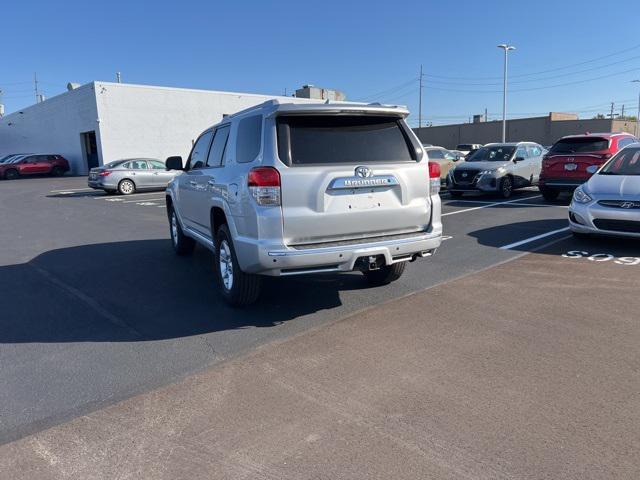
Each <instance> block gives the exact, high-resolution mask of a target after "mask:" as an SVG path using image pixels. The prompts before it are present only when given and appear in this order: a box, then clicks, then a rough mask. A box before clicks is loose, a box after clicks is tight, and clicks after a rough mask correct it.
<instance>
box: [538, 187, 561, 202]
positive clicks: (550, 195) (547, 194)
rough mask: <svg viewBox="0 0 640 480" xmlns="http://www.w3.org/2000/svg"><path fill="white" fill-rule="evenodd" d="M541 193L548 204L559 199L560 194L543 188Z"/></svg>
mask: <svg viewBox="0 0 640 480" xmlns="http://www.w3.org/2000/svg"><path fill="white" fill-rule="evenodd" d="M540 193H541V194H542V198H544V199H545V200H546V201H547V202H553V201H555V200H557V199H558V196H559V195H560V192H559V191H558V190H549V189H548V188H541V189H540Z"/></svg>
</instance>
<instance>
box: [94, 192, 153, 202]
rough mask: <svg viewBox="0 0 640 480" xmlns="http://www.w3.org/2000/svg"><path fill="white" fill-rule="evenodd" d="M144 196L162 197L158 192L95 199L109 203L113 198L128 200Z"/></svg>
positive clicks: (105, 196) (106, 196)
mask: <svg viewBox="0 0 640 480" xmlns="http://www.w3.org/2000/svg"><path fill="white" fill-rule="evenodd" d="M144 195H162V193H160V192H147V193H134V194H132V195H126V196H117V197H114V196H113V195H101V196H99V197H96V199H97V200H107V201H111V200H112V199H114V198H122V199H123V200H124V199H128V198H138V197H142V196H144ZM162 198H164V197H162Z"/></svg>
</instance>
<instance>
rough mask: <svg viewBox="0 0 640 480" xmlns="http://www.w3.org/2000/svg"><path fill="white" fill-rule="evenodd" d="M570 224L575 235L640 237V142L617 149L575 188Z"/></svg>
mask: <svg viewBox="0 0 640 480" xmlns="http://www.w3.org/2000/svg"><path fill="white" fill-rule="evenodd" d="M569 227H570V228H571V231H572V232H573V233H574V235H576V236H584V235H588V234H601V235H616V236H624V237H634V238H640V144H637V143H636V144H633V145H630V146H628V147H626V148H624V149H622V150H620V152H618V153H617V154H616V155H614V156H613V157H612V158H611V160H609V161H608V162H607V163H605V164H604V165H603V166H602V167H601V168H600V169H599V170H598V171H597V172H596V173H595V174H594V175H593V176H592V177H591V178H590V179H589V181H588V182H587V183H585V184H583V185H581V186H579V187H578V188H577V189H576V190H575V192H574V194H573V200H572V202H571V206H570V207H569Z"/></svg>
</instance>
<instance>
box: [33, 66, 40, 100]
mask: <svg viewBox="0 0 640 480" xmlns="http://www.w3.org/2000/svg"><path fill="white" fill-rule="evenodd" d="M33 89H34V91H35V92H36V103H38V102H40V92H38V74H37V73H35V72H34V73H33Z"/></svg>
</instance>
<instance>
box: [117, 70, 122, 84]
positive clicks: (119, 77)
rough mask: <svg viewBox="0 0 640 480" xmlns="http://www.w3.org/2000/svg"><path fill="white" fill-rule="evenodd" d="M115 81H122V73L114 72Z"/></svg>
mask: <svg viewBox="0 0 640 480" xmlns="http://www.w3.org/2000/svg"><path fill="white" fill-rule="evenodd" d="M116 81H117V82H118V83H122V75H121V74H120V72H116Z"/></svg>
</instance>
